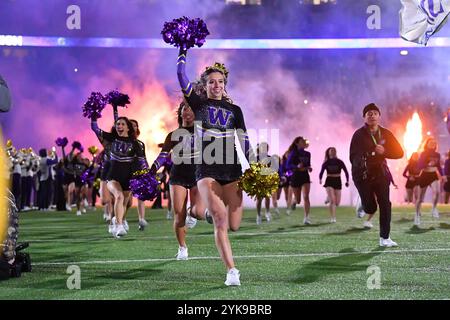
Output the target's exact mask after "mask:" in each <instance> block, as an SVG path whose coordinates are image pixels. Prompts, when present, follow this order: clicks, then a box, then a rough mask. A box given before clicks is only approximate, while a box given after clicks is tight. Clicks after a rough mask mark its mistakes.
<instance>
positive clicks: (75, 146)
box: [72, 141, 84, 152]
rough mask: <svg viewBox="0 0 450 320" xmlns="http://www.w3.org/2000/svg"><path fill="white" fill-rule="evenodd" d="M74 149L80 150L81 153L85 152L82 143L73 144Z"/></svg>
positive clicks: (75, 142)
mask: <svg viewBox="0 0 450 320" xmlns="http://www.w3.org/2000/svg"><path fill="white" fill-rule="evenodd" d="M72 148H73V149H78V150H80V151H81V152H83V150H84V148H83V146H82V145H81V143H79V142H78V141H74V142H73V143H72Z"/></svg>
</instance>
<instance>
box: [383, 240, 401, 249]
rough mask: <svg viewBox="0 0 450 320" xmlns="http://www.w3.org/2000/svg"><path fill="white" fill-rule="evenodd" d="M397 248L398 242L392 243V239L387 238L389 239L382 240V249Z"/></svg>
mask: <svg viewBox="0 0 450 320" xmlns="http://www.w3.org/2000/svg"><path fill="white" fill-rule="evenodd" d="M397 246H398V244H397V242H394V241H392V240H391V238H387V239H383V238H380V247H388V248H390V247H397Z"/></svg>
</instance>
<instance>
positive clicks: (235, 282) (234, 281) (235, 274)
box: [225, 268, 241, 286]
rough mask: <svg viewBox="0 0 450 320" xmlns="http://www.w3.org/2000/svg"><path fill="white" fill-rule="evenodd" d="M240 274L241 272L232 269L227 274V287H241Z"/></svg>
mask: <svg viewBox="0 0 450 320" xmlns="http://www.w3.org/2000/svg"><path fill="white" fill-rule="evenodd" d="M239 277H240V274H239V270H238V269H236V268H231V269H230V270H229V271H228V272H227V280H225V285H227V286H240V285H241V281H240V280H239Z"/></svg>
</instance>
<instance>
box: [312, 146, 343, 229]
mask: <svg viewBox="0 0 450 320" xmlns="http://www.w3.org/2000/svg"><path fill="white" fill-rule="evenodd" d="M325 170H326V171H327V179H326V180H325V184H324V185H323V186H324V187H325V188H326V190H327V196H328V200H329V207H330V215H331V219H330V222H331V223H336V207H338V206H339V204H340V203H341V190H342V182H341V170H344V173H345V179H346V182H345V186H346V187H348V179H349V176H348V171H347V167H346V166H345V163H344V162H343V161H342V160H341V159H338V158H337V152H336V148H334V147H330V148H328V149H327V150H326V151H325V161H324V163H323V164H322V169H321V170H320V174H319V183H320V184H322V176H323V173H324V171H325Z"/></svg>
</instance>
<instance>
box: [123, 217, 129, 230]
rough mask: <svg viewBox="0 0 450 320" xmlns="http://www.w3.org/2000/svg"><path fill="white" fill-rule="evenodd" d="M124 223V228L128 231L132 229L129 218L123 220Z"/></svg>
mask: <svg viewBox="0 0 450 320" xmlns="http://www.w3.org/2000/svg"><path fill="white" fill-rule="evenodd" d="M122 224H123V228H124V229H125V231H126V232H128V231H130V226H129V225H128V222H127V220H123V221H122Z"/></svg>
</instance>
